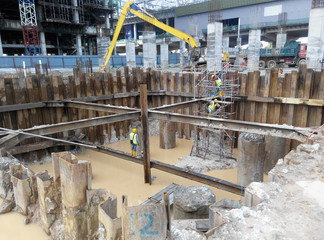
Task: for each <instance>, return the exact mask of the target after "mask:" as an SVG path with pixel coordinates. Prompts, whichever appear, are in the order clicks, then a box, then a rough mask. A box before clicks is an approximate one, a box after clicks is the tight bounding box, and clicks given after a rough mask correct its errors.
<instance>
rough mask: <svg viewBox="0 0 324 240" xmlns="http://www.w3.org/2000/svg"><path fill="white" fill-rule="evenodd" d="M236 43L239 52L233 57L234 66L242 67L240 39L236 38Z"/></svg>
mask: <svg viewBox="0 0 324 240" xmlns="http://www.w3.org/2000/svg"><path fill="white" fill-rule="evenodd" d="M236 41H237V48H238V49H239V52H238V53H237V54H236V56H235V62H234V64H235V65H238V66H242V63H243V61H244V59H243V58H242V57H241V54H240V51H242V49H241V46H242V38H240V37H238V38H237V39H236Z"/></svg>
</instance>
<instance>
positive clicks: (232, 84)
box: [190, 63, 239, 160]
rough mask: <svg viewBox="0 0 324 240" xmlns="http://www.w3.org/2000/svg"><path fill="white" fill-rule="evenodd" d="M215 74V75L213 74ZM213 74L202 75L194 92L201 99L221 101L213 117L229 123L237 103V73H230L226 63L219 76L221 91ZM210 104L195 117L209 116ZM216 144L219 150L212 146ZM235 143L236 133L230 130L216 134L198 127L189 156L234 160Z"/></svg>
mask: <svg viewBox="0 0 324 240" xmlns="http://www.w3.org/2000/svg"><path fill="white" fill-rule="evenodd" d="M214 74H216V73H214ZM211 75H212V73H210V72H208V71H207V70H206V71H205V72H204V73H203V74H202V77H201V78H200V79H198V82H197V84H195V92H197V93H198V96H197V97H198V99H199V98H202V97H211V98H212V99H214V98H218V100H220V101H219V104H220V108H218V109H216V111H215V112H214V113H212V114H210V117H215V118H221V119H228V118H231V117H233V116H234V113H235V109H234V107H235V105H234V101H235V100H237V99H238V95H239V80H238V76H237V72H236V71H233V70H231V69H230V65H228V64H226V63H224V64H223V65H222V71H221V72H219V73H218V75H219V77H220V79H222V89H221V91H220V89H218V88H217V86H216V84H215V81H213V80H212V79H211ZM207 108H208V102H205V103H204V104H203V105H201V104H200V105H199V107H198V111H197V112H196V114H197V115H198V116H207V115H208V113H207ZM211 138H212V139H213V141H215V140H216V139H218V141H217V144H216V145H217V146H216V145H215V144H214V145H213V146H212V143H211ZM234 142H235V133H234V132H233V131H228V130H224V129H222V130H215V129H210V128H204V127H200V126H197V127H196V136H195V142H194V145H193V147H192V149H191V153H190V155H193V156H197V157H201V158H203V159H205V158H211V159H217V155H218V159H219V160H220V159H222V158H224V157H225V158H232V157H233V147H234Z"/></svg>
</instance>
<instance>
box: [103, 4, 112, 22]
mask: <svg viewBox="0 0 324 240" xmlns="http://www.w3.org/2000/svg"><path fill="white" fill-rule="evenodd" d="M108 2H109V1H108V0H104V1H103V6H104V8H105V9H108ZM105 27H106V28H110V21H109V13H105Z"/></svg>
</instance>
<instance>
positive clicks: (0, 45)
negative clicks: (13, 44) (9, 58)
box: [0, 33, 3, 56]
mask: <svg viewBox="0 0 324 240" xmlns="http://www.w3.org/2000/svg"><path fill="white" fill-rule="evenodd" d="M0 56H3V48H2V40H1V33H0Z"/></svg>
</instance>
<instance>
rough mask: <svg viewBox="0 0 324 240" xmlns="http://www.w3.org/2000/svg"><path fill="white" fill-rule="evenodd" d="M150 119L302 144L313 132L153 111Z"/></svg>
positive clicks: (150, 113) (297, 128)
mask: <svg viewBox="0 0 324 240" xmlns="http://www.w3.org/2000/svg"><path fill="white" fill-rule="evenodd" d="M149 119H156V120H166V121H171V122H179V123H188V124H193V125H196V126H202V127H207V128H214V129H224V130H231V131H238V132H250V133H257V134H262V135H271V136H274V137H283V138H289V139H296V140H298V141H301V142H304V141H306V139H307V136H308V134H309V133H310V132H311V131H310V129H308V128H300V127H293V126H283V125H276V124H266V123H256V122H245V121H238V120H230V119H222V118H211V117H209V118H208V117H200V116H191V115H183V114H178V113H169V112H159V111H153V110H149Z"/></svg>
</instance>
